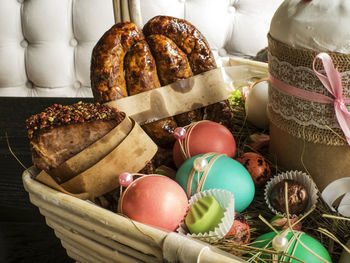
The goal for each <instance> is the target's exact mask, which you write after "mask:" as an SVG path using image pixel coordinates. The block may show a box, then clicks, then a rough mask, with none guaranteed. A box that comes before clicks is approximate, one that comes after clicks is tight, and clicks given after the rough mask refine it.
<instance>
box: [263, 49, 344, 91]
mask: <svg viewBox="0 0 350 263" xmlns="http://www.w3.org/2000/svg"><path fill="white" fill-rule="evenodd" d="M269 70H270V72H273V73H274V75H275V77H277V78H278V79H279V80H281V81H283V82H285V83H288V84H290V85H292V86H295V87H296V88H299V89H304V90H308V91H313V92H317V93H320V94H324V95H328V96H331V95H330V94H329V92H328V90H327V89H326V88H325V87H324V86H323V85H322V83H321V82H320V81H319V79H318V78H317V77H316V75H315V73H314V72H313V70H312V69H311V68H308V67H302V66H299V67H294V66H293V65H291V64H290V63H288V62H285V61H280V60H279V59H278V58H277V57H275V56H272V55H271V54H269ZM320 72H321V73H323V74H324V71H320ZM340 76H341V78H342V85H343V95H344V97H350V71H344V72H341V73H340ZM293 84H294V85H293Z"/></svg>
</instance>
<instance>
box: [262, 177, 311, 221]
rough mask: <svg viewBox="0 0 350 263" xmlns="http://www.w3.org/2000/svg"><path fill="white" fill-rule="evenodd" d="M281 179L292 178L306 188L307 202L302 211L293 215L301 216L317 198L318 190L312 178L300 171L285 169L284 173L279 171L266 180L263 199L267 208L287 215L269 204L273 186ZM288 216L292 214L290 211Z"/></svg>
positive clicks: (275, 212) (278, 213)
mask: <svg viewBox="0 0 350 263" xmlns="http://www.w3.org/2000/svg"><path fill="white" fill-rule="evenodd" d="M283 180H293V181H296V182H298V183H299V184H301V185H303V186H304V187H305V188H306V191H307V193H308V196H309V200H308V203H307V205H306V208H305V209H304V211H303V212H302V213H299V214H296V215H295V216H298V217H301V216H303V215H305V214H306V213H307V212H308V211H310V210H311V209H312V208H314V207H315V206H316V203H317V199H318V190H317V187H316V184H315V183H314V181H313V180H312V178H311V177H310V176H309V175H308V174H306V173H304V172H301V171H287V172H284V173H280V174H278V175H276V176H275V177H273V178H271V179H270V181H268V182H267V183H266V185H265V193H264V195H265V201H266V203H267V205H268V207H269V209H270V210H271V211H272V212H273V213H274V214H276V215H282V216H284V217H286V216H287V214H286V213H282V212H281V211H277V210H276V209H275V208H274V207H273V206H272V204H271V201H270V196H271V191H272V189H273V187H274V186H275V185H276V184H278V183H279V182H281V181H283ZM290 216H293V214H292V213H290Z"/></svg>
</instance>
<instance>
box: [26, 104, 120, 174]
mask: <svg viewBox="0 0 350 263" xmlns="http://www.w3.org/2000/svg"><path fill="white" fill-rule="evenodd" d="M124 118H125V114H124V113H121V112H119V111H117V110H116V109H114V108H111V107H108V106H107V105H101V104H99V103H96V104H93V103H82V102H78V103H76V104H73V105H69V106H62V105H57V104H55V105H53V106H52V107H48V108H47V109H45V110H44V111H43V112H41V113H39V114H37V115H33V116H31V117H30V118H29V119H27V120H26V125H27V130H28V137H29V139H30V147H31V151H32V159H33V164H34V165H35V166H36V167H37V168H39V169H41V170H45V171H50V170H51V169H54V168H57V167H58V166H60V165H61V164H62V163H64V162H65V161H66V160H68V159H69V158H71V157H72V156H74V155H75V154H77V153H79V152H80V151H82V150H83V149H85V148H86V147H87V146H89V145H90V144H92V143H94V142H95V141H97V140H98V139H100V138H101V137H103V136H104V135H106V134H107V133H108V132H109V131H110V130H112V129H113V128H114V127H116V126H117V125H118V124H119V123H120V122H121V121H122V120H124Z"/></svg>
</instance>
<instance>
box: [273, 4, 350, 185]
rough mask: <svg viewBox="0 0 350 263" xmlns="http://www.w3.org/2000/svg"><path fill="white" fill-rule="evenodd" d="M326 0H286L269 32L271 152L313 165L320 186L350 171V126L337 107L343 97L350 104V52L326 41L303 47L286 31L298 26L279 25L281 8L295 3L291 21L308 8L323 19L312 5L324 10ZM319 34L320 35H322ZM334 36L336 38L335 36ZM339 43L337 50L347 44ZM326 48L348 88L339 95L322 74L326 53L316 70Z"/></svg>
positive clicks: (283, 160) (291, 163) (295, 166)
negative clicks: (322, 99)
mask: <svg viewBox="0 0 350 263" xmlns="http://www.w3.org/2000/svg"><path fill="white" fill-rule="evenodd" d="M326 2H327V1H324V0H323V1H317V2H316V1H311V2H310V1H304V2H302V1H286V2H285V3H284V4H283V5H281V7H280V8H279V9H278V10H277V12H276V14H275V16H274V18H276V19H272V23H271V29H270V34H269V35H268V42H269V46H268V50H269V76H270V77H269V79H270V81H269V103H268V115H269V119H270V138H271V140H270V152H271V154H272V155H273V156H274V157H275V159H276V161H277V162H278V164H279V165H280V166H282V167H284V168H286V169H290V170H303V171H305V170H307V171H308V172H309V174H310V175H311V176H312V178H313V180H314V181H315V183H316V184H317V187H318V188H319V189H320V191H323V189H325V188H326V187H327V185H329V184H330V183H332V182H333V181H336V180H338V179H341V178H344V177H346V176H347V175H348V171H349V165H350V146H349V145H348V143H347V140H346V137H345V134H344V132H346V130H347V129H344V125H343V124H342V123H344V122H343V121H342V120H341V119H340V118H339V117H338V116H337V115H338V113H336V111H335V109H336V108H339V107H338V106H339V105H338V103H339V102H340V103H341V102H344V107H343V106H341V107H342V108H343V109H345V108H347V110H348V111H349V110H350V105H349V103H348V102H349V99H350V81H349V80H350V54H348V53H349V52H347V53H338V52H332V50H330V49H328V46H327V45H326V44H324V45H321V46H317V47H314V46H312V45H310V46H308V47H304V46H303V47H300V46H299V45H297V44H296V43H295V41H297V39H294V40H295V41H294V42H293V43H291V42H290V41H289V40H286V39H285V38H284V37H283V35H285V34H287V35H293V36H294V34H292V32H291V31H293V27H285V28H284V29H285V31H283V33H282V31H279V30H274V29H276V28H277V27H278V23H279V22H278V21H279V20H278V19H279V18H281V17H283V16H281V14H283V13H285V12H287V11H288V10H289V8H290V7H289V5H295V9H293V8H291V9H290V10H294V11H295V13H294V12H291V13H289V15H288V16H286V17H284V18H283V19H284V20H285V21H284V22H283V23H284V24H285V25H287V24H288V25H289V24H293V23H295V22H296V20H297V19H298V15H299V14H305V16H304V17H306V15H307V14H309V15H313V16H312V17H313V19H312V21H311V23H313V22H314V21H313V20H319V17H322V16H321V13H319V15H320V16H314V14H313V13H312V12H313V11H312V10H318V12H321V11H322V12H323V11H324V10H325V9H324V6H325V5H327V3H326ZM328 2H329V1H328ZM333 4H334V5H335V6H337V5H340V2H339V1H338V2H334V3H333V2H332V5H333ZM334 10H335V9H334ZM334 10H333V11H334ZM325 12H326V11H325ZM277 18H278V19H277ZM309 18H310V16H309ZM346 19H347V18H346V17H343V16H342V17H340V18H339V19H338V17H337V21H339V22H341V21H342V22H344V21H345V20H346ZM309 20H310V19H308V20H300V21H297V22H298V23H299V22H302V23H301V24H300V25H298V27H299V28H301V25H303V26H304V28H307V26H308V23H309ZM337 23H338V22H337ZM338 29H339V28H337V29H336V30H338ZM344 32H345V33H346V31H344ZM309 34H310V33H309ZM313 36H314V35H313ZM314 37H315V38H314V39H317V38H318V37H319V35H315V36H314ZM328 39H329V42H328V44H330V43H331V42H332V41H333V40H332V38H329V37H328ZM347 39H348V37H347ZM283 41H285V42H286V43H285V42H283ZM343 44H344V45H346V43H343ZM339 48H340V46H339ZM339 48H338V49H336V50H341V49H339ZM320 52H327V53H328V55H329V56H330V58H331V60H332V63H333V64H334V66H335V68H336V69H337V70H338V71H339V73H340V77H341V88H342V91H339V90H338V92H337V93H338V94H336V95H337V96H334V95H332V94H331V93H330V92H329V91H328V89H327V88H326V86H324V85H323V83H322V82H321V81H320V79H319V78H318V76H317V74H316V72H318V73H321V74H323V75H324V70H325V68H324V65H323V63H321V60H320V59H317V61H316V63H315V71H316V72H315V71H314V70H313V61H314V59H315V57H316V56H317V55H318V54H319V53H320ZM327 78H328V76H327ZM328 79H332V81H333V80H334V78H328ZM279 83H282V84H283V85H287V86H289V87H294V88H296V89H297V90H298V91H300V93H301V94H306V93H309V94H311V95H310V96H309V98H310V99H305V98H303V96H298V95H296V94H295V93H294V92H293V93H294V94H291V93H290V92H289V91H290V90H291V89H287V90H283V88H282V86H283V85H280V84H279ZM286 91H287V92H286ZM320 96H321V97H327V98H328V101H329V102H317V101H315V98H316V97H320ZM343 116H345V115H343ZM346 119H347V122H349V120H348V118H346ZM342 125H343V127H341V126H342ZM320 153H323V154H320Z"/></svg>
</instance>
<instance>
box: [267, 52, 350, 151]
mask: <svg viewBox="0 0 350 263" xmlns="http://www.w3.org/2000/svg"><path fill="white" fill-rule="evenodd" d="M317 59H321V61H322V65H323V68H324V70H325V72H326V75H323V74H321V73H319V72H318V71H317V70H316V68H315V64H316V60H317ZM312 67H313V70H314V73H315V75H316V76H317V77H318V79H319V80H320V81H321V82H322V84H323V86H324V87H325V88H326V89H327V90H328V91H329V92H330V93H331V94H332V96H333V98H331V97H328V96H326V95H323V94H319V93H316V92H312V91H307V90H303V89H299V88H296V87H293V86H291V85H289V84H286V83H284V82H282V81H280V80H278V79H276V78H275V77H274V76H272V75H271V74H269V81H270V83H271V84H272V85H273V86H274V87H275V88H278V89H279V90H281V91H283V92H285V93H287V94H290V95H293V96H295V97H298V98H301V99H305V100H309V101H313V102H318V103H333V104H334V110H335V115H336V118H337V120H338V123H339V126H340V128H341V129H342V131H343V132H344V135H345V138H346V141H347V142H348V144H349V145H350V112H349V111H348V109H347V108H346V105H345V104H349V103H350V99H343V87H342V83H341V76H340V74H339V72H338V70H337V69H336V68H335V67H334V64H333V61H332V59H331V57H330V56H329V55H328V54H327V53H320V54H318V55H317V56H316V57H315V58H314V61H313V63H312Z"/></svg>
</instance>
